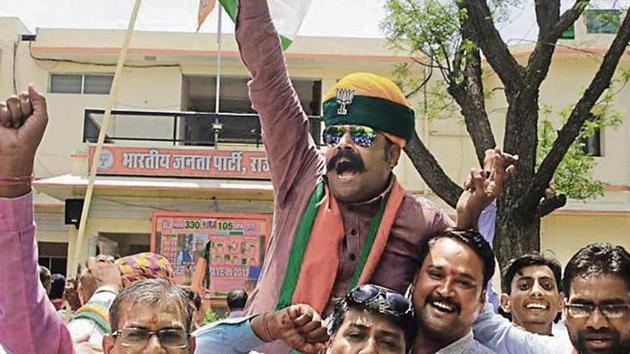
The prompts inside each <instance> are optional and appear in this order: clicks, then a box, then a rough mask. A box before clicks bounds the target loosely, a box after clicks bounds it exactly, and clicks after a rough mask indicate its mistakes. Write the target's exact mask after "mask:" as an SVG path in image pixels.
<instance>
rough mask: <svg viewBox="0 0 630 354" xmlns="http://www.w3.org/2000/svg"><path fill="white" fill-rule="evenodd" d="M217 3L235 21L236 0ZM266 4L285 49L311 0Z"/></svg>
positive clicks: (288, 0)
mask: <svg viewBox="0 0 630 354" xmlns="http://www.w3.org/2000/svg"><path fill="white" fill-rule="evenodd" d="M201 1H203V0H201ZM242 1H248V0H242ZM219 3H221V5H222V6H223V8H224V9H225V11H226V12H227V13H228V15H229V16H230V18H232V20H233V21H234V22H236V11H237V9H238V0H219ZM267 5H268V6H269V12H271V18H272V19H273V23H274V25H275V26H276V30H277V31H278V33H279V34H280V40H281V41H282V48H283V49H287V48H288V47H289V45H291V42H293V39H295V36H296V35H297V33H298V30H299V29H300V26H302V21H303V20H304V17H305V16H306V13H307V12H308V9H309V7H311V0H267Z"/></svg>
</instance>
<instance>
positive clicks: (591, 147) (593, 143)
mask: <svg viewBox="0 0 630 354" xmlns="http://www.w3.org/2000/svg"><path fill="white" fill-rule="evenodd" d="M579 141H580V143H581V144H582V150H584V153H585V154H588V155H591V156H602V138H601V131H600V130H599V129H597V130H596V131H595V133H594V134H593V135H591V136H589V137H588V138H581V139H580V140H579Z"/></svg>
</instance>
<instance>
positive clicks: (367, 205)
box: [339, 173, 396, 213]
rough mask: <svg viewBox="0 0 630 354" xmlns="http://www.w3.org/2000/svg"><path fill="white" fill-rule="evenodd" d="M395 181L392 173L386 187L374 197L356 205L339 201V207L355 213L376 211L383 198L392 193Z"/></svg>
mask: <svg viewBox="0 0 630 354" xmlns="http://www.w3.org/2000/svg"><path fill="white" fill-rule="evenodd" d="M395 180H396V176H395V175H394V174H393V173H392V174H391V177H390V179H389V184H388V185H387V187H386V188H385V190H383V191H382V192H381V193H380V194H378V195H376V196H375V197H373V198H371V199H368V200H365V201H362V202H356V203H342V202H341V201H340V202H339V205H340V206H341V207H342V208H344V209H350V210H353V211H357V212H359V213H361V212H362V211H366V212H370V211H374V210H376V209H378V207H379V205H381V202H382V201H383V200H385V198H386V197H387V196H388V195H389V193H390V192H391V191H392V188H393V186H394V181H395Z"/></svg>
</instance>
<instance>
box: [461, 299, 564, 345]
mask: <svg viewBox="0 0 630 354" xmlns="http://www.w3.org/2000/svg"><path fill="white" fill-rule="evenodd" d="M491 308H492V307H491V306H488V305H486V306H485V308H484V311H483V313H482V314H481V316H479V318H478V319H477V321H475V323H474V325H473V332H474V334H475V339H477V340H478V341H479V342H480V343H481V344H483V345H484V346H486V347H488V348H490V349H491V350H493V351H495V352H496V353H498V354H548V353H557V354H569V353H571V351H572V349H573V345H572V344H571V341H570V339H569V337H568V336H558V337H552V336H542V335H538V334H535V333H530V332H527V331H525V330H523V329H521V328H518V327H516V326H514V325H512V323H511V322H510V321H508V320H507V319H506V318H504V317H503V316H501V315H498V314H496V313H494V312H493V311H492V309H491Z"/></svg>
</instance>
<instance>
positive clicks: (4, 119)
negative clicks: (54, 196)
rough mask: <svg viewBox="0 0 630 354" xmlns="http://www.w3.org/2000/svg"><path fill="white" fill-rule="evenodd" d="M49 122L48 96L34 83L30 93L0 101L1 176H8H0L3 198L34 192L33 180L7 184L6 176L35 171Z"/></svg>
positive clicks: (17, 175) (22, 176)
mask: <svg viewBox="0 0 630 354" xmlns="http://www.w3.org/2000/svg"><path fill="white" fill-rule="evenodd" d="M47 124H48V113H47V112H46V99H45V98H44V96H42V95H41V94H40V93H39V92H38V91H37V89H35V87H34V86H33V85H30V86H29V87H28V92H22V93H21V94H19V95H18V96H11V97H9V98H8V99H7V100H6V101H4V102H0V178H4V179H0V198H16V197H19V196H22V195H24V194H27V193H29V192H30V191H31V186H30V183H19V184H17V183H16V184H12V185H7V184H6V178H7V177H9V178H11V177H19V178H28V177H30V176H31V175H32V174H33V163H34V161H35V153H36V152H37V147H38V146H39V144H40V142H41V141H42V137H43V136H44V131H45V130H46V125H47ZM29 182H30V180H29Z"/></svg>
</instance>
